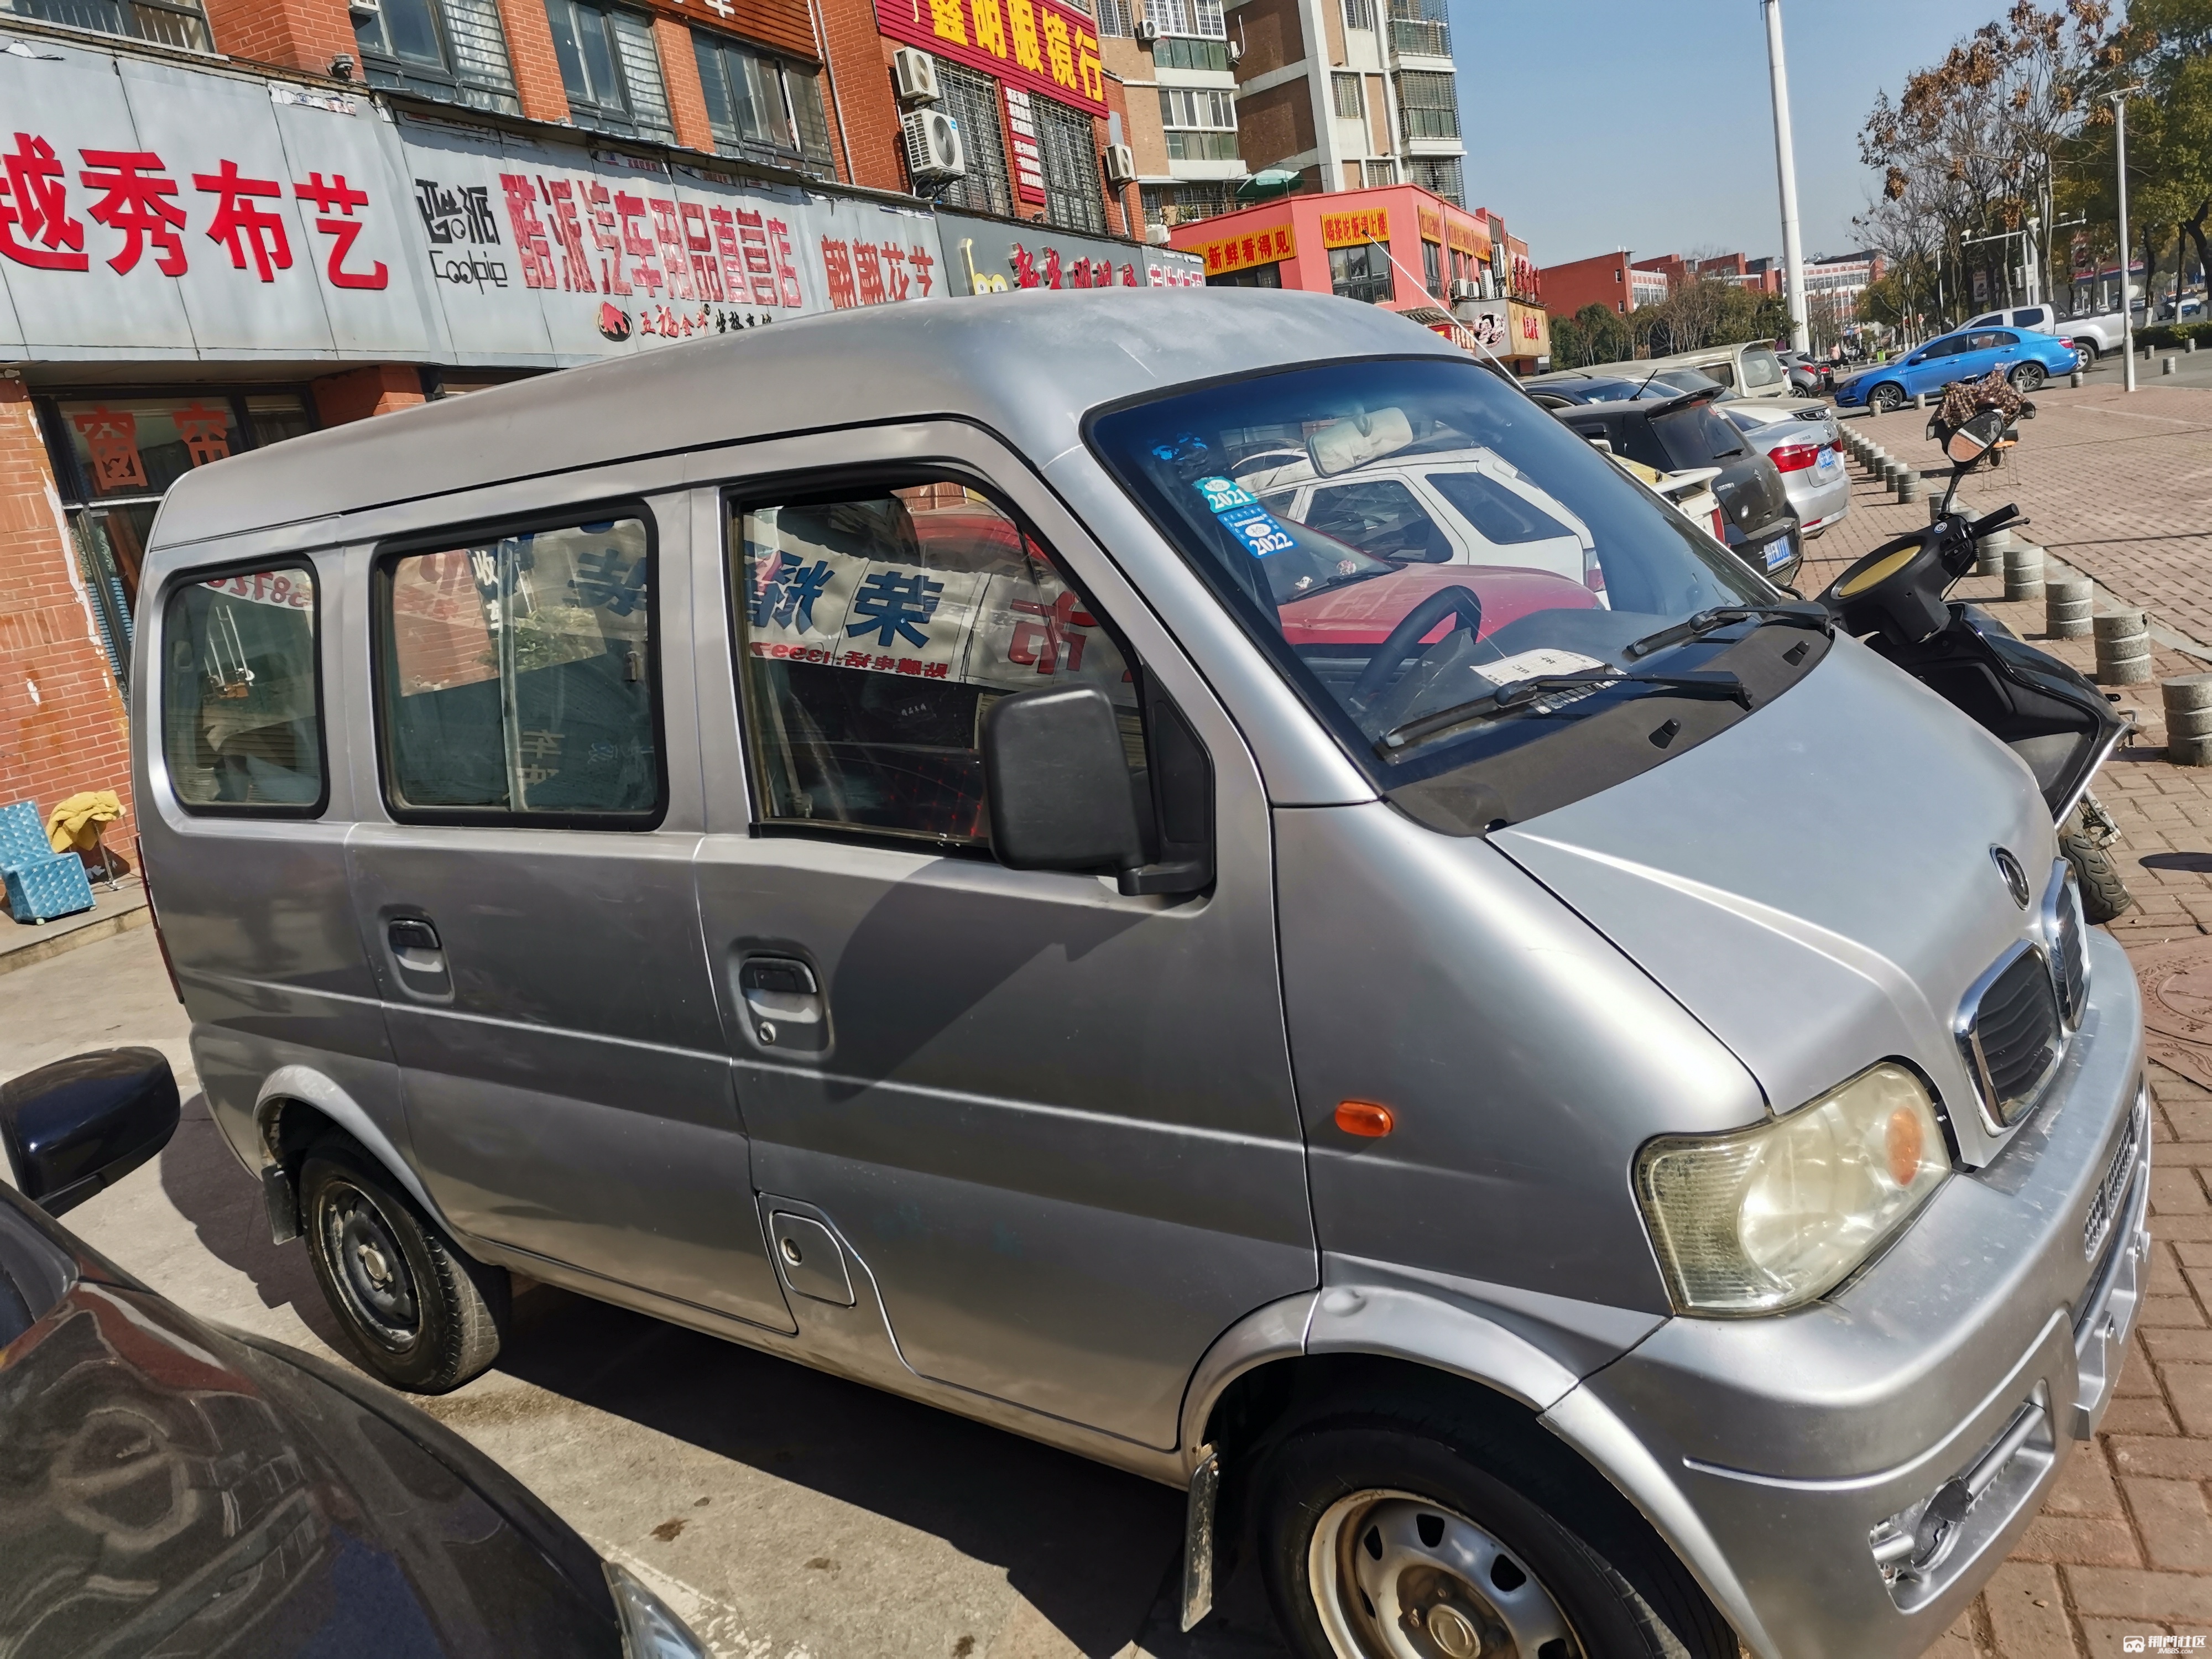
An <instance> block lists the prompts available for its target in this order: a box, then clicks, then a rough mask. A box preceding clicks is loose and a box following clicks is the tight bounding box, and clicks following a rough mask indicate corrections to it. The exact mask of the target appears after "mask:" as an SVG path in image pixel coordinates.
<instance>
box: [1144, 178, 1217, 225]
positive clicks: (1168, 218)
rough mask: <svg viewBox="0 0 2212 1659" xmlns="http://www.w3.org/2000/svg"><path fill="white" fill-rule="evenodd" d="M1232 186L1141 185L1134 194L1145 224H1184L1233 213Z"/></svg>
mask: <svg viewBox="0 0 2212 1659" xmlns="http://www.w3.org/2000/svg"><path fill="white" fill-rule="evenodd" d="M1236 189H1237V187H1236V186H1235V185H1232V184H1228V183H1221V184H1192V185H1141V186H1139V191H1138V194H1139V197H1140V198H1141V199H1142V200H1143V203H1144V207H1145V222H1146V224H1148V225H1170V226H1172V225H1187V224H1189V223H1191V222H1194V221H1195V220H1199V219H1211V218H1213V217H1214V216H1217V215H1218V214H1224V213H1234V212H1235V211H1236V210H1237V206H1238V204H1237V197H1236Z"/></svg>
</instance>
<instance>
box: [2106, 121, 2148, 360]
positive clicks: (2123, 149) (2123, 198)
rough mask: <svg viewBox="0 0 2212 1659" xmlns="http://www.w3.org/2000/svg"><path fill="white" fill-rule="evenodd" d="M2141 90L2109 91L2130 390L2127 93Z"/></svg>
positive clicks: (2132, 331) (2132, 314) (2132, 313)
mask: <svg viewBox="0 0 2212 1659" xmlns="http://www.w3.org/2000/svg"><path fill="white" fill-rule="evenodd" d="M2141 91H2142V88H2141V87H2139V86H2135V87H2124V88H2121V89H2120V90H2119V91H2118V92H2116V93H2113V94H2110V95H2111V97H2112V132H2113V137H2115V138H2116V139H2117V140H2118V149H2119V167H2120V175H2119V181H2120V352H2121V355H2122V356H2124V357H2125V358H2126V360H2127V361H2126V363H2125V364H2124V366H2123V368H2122V369H2121V373H2122V374H2124V376H2125V377H2126V380H2125V385H2126V387H2127V390H2129V391H2130V392H2133V391H2134V390H2135V389H2136V307H2135V301H2133V300H2132V299H2130V297H2129V295H2128V94H2130V93H2131V92H2141ZM2149 297H2150V296H2149V295H2148V294H2146V295H2144V296H2143V298H2144V300H2145V301H2148V299H2149ZM2146 314H2148V313H2146Z"/></svg>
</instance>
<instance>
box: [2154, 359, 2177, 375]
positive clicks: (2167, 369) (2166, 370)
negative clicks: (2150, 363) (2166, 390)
mask: <svg viewBox="0 0 2212 1659" xmlns="http://www.w3.org/2000/svg"><path fill="white" fill-rule="evenodd" d="M2173 363H2174V360H2173V359H2172V358H2171V357H2161V358H2160V359H2159V360H2158V372H2159V373H2160V374H2172V373H2173Z"/></svg>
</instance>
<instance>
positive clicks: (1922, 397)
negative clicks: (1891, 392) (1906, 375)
mask: <svg viewBox="0 0 2212 1659" xmlns="http://www.w3.org/2000/svg"><path fill="white" fill-rule="evenodd" d="M1912 406H1913V407H1914V408H1915V409H1925V408H1927V407H1928V394H1927V393H1926V392H1914V393H1913V394H1912Z"/></svg>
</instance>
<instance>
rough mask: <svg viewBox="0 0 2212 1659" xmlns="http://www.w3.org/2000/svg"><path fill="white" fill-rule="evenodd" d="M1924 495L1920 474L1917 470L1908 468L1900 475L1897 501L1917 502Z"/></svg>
mask: <svg viewBox="0 0 2212 1659" xmlns="http://www.w3.org/2000/svg"><path fill="white" fill-rule="evenodd" d="M1923 493H1924V492H1923V486H1922V484H1921V482H1920V474H1919V472H1918V471H1917V469H1915V468H1912V467H1909V466H1908V467H1906V468H1905V470H1904V471H1902V472H1900V473H1899V474H1898V478H1897V499H1898V500H1899V501H1900V502H1902V501H1918V500H1919V499H1920V497H1921V495H1923Z"/></svg>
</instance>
